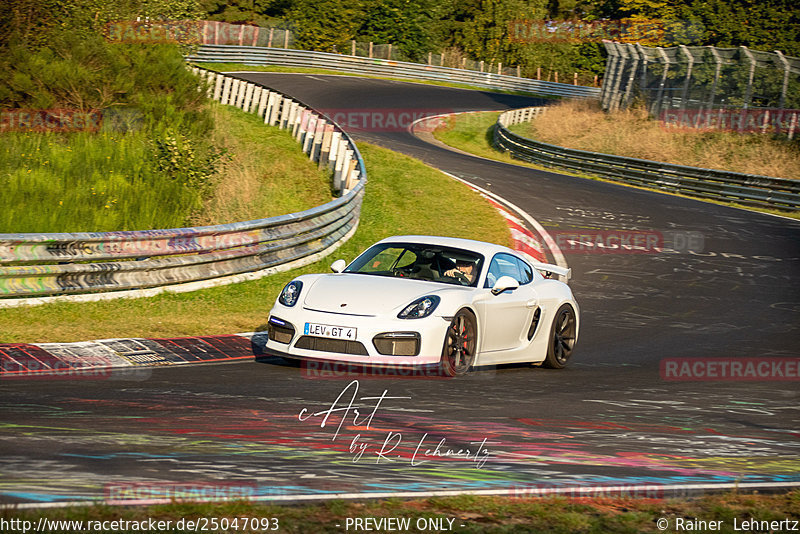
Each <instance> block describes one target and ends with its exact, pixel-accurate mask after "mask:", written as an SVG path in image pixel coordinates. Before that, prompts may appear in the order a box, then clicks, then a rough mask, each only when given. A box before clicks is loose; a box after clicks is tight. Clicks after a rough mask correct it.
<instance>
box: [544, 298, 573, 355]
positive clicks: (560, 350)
mask: <svg viewBox="0 0 800 534" xmlns="http://www.w3.org/2000/svg"><path fill="white" fill-rule="evenodd" d="M577 326H578V322H577V320H576V318H575V310H573V309H572V306H570V305H569V304H562V305H561V307H560V308H558V311H557V312H556V316H555V318H554V319H553V325H552V326H551V328H550V342H549V344H548V346H547V356H546V357H545V359H544V363H543V365H544V366H545V367H549V368H551V369H561V368H563V367H564V366H565V365H567V361H568V360H569V357H570V356H572V349H574V348H575V334H576V333H577V331H578V328H577Z"/></svg>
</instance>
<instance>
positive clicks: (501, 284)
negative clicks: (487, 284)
mask: <svg viewBox="0 0 800 534" xmlns="http://www.w3.org/2000/svg"><path fill="white" fill-rule="evenodd" d="M518 287H519V282H517V281H516V280H514V279H513V278H511V277H510V276H501V277H500V278H499V279H498V280H497V282H495V283H494V287H492V295H499V294H500V293H502V292H503V291H508V290H514V289H517V288H518Z"/></svg>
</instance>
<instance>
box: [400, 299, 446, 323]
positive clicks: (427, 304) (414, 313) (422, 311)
mask: <svg viewBox="0 0 800 534" xmlns="http://www.w3.org/2000/svg"><path fill="white" fill-rule="evenodd" d="M440 300H441V299H440V298H439V297H437V296H436V295H428V296H427V297H422V298H419V299H417V300H415V301H414V302H412V303H411V304H409V305H408V306H406V307H405V308H403V311H401V312H400V313H399V314H397V318H398V319H422V318H423V317H427V316H429V315H430V314H432V313H433V310H435V309H436V306H438V305H439V301H440Z"/></svg>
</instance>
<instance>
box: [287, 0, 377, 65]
mask: <svg viewBox="0 0 800 534" xmlns="http://www.w3.org/2000/svg"><path fill="white" fill-rule="evenodd" d="M288 15H289V18H290V19H291V20H292V22H293V23H294V26H295V27H294V32H295V43H296V45H297V46H298V47H299V48H304V49H306V50H320V51H323V52H332V51H334V50H337V49H339V48H341V49H346V48H347V45H348V44H349V41H350V40H351V39H353V38H355V36H356V32H357V30H358V28H359V26H360V25H361V23H362V22H363V17H364V12H363V10H362V5H361V4H360V3H358V2H345V3H342V2H339V1H338V0H295V2H294V3H293V6H292V9H291V10H290V11H289V13H288Z"/></svg>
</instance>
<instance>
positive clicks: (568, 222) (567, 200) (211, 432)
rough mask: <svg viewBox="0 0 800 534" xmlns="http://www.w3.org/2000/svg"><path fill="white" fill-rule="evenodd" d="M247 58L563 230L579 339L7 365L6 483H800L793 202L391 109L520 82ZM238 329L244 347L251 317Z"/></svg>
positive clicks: (151, 487) (428, 105) (71, 492)
mask: <svg viewBox="0 0 800 534" xmlns="http://www.w3.org/2000/svg"><path fill="white" fill-rule="evenodd" d="M243 77H245V78H247V79H249V80H252V81H257V82H261V83H264V84H266V85H268V86H270V87H274V88H276V89H279V90H281V91H284V92H286V93H287V94H290V95H292V96H295V97H297V98H299V99H301V100H302V101H304V102H305V103H306V104H309V105H311V106H313V107H315V108H318V109H322V110H328V111H329V112H331V113H332V114H334V115H335V114H336V113H340V114H343V115H341V116H340V117H339V119H340V121H341V123H342V125H343V126H345V127H346V128H347V127H348V124H349V125H350V128H351V131H352V132H353V133H354V136H355V139H356V142H358V141H359V140H362V141H369V142H373V143H377V144H380V145H383V146H386V147H389V148H392V149H394V150H397V151H400V152H403V153H406V154H409V155H411V156H414V157H417V158H420V159H422V160H424V161H426V162H427V163H429V164H431V165H434V166H436V167H438V168H441V169H443V170H445V171H447V172H450V173H452V174H454V175H456V176H459V177H461V178H463V179H466V180H468V181H470V182H472V183H474V184H476V185H478V186H480V187H482V188H484V189H487V190H489V191H491V192H493V193H496V194H498V195H500V196H502V197H504V198H506V199H508V200H510V201H512V202H513V203H514V204H516V205H517V206H519V207H521V208H522V209H524V210H525V211H526V212H527V213H529V214H530V215H532V216H533V217H535V218H536V219H537V220H538V221H539V222H540V223H541V224H542V225H543V226H544V227H545V228H546V229H547V231H548V232H549V233H550V234H551V236H553V237H554V239H556V240H557V241H559V238H562V239H560V242H563V243H566V244H567V246H566V247H562V252H563V253H564V255H565V257H566V260H567V262H568V263H569V266H570V267H571V268H572V270H573V280H572V282H571V286H572V288H573V291H574V292H575V295H576V297H577V299H578V302H579V304H580V305H581V316H582V325H581V337H580V341H579V344H578V349H577V350H576V351H575V354H574V355H573V360H572V361H571V363H570V365H569V366H568V367H567V368H566V369H563V370H559V371H551V370H546V369H538V368H529V367H521V366H512V367H502V368H496V369H495V368H492V369H482V370H479V371H477V372H475V373H473V374H471V375H470V376H468V377H466V378H464V379H457V380H445V379H441V378H437V377H415V378H413V379H399V378H398V377H369V376H355V375H353V376H351V375H348V373H339V374H336V375H334V374H331V373H326V372H324V371H325V370H324V369H323V370H320V369H317V368H309V367H295V366H290V365H287V364H286V363H284V362H283V361H282V360H280V359H271V358H264V357H257V358H256V359H255V360H254V361H239V362H235V363H226V364H210V365H193V366H168V367H157V368H149V369H147V370H146V372H144V373H138V374H136V375H132V376H129V377H126V376H122V377H117V378H118V379H116V380H113V379H112V380H101V379H88V378H87V379H83V380H75V379H72V380H57V379H46V378H44V377H42V378H38V379H30V380H4V381H3V382H2V384H0V388H2V389H0V399H2V406H3V412H2V432H0V473H2V476H1V477H0V500H2V501H3V502H57V501H79V500H85V499H92V498H98V497H104V498H106V499H107V500H110V501H114V500H127V499H132V498H139V499H142V500H147V499H157V498H159V497H162V498H163V497H164V496H165V495H166V496H167V497H169V496H170V491H173V492H174V491H176V490H175V488H183V489H184V490H185V488H189V487H199V488H201V490H202V489H203V488H205V489H206V490H207V491H209V492H216V493H217V494H218V495H219V496H234V497H235V496H257V497H261V498H265V499H297V498H299V497H300V496H309V495H311V496H317V497H324V496H330V495H333V494H364V493H368V494H372V495H379V494H405V493H407V492H431V491H456V492H467V491H477V492H480V491H494V492H498V493H501V492H508V493H511V494H512V495H526V494H532V493H536V492H538V491H542V490H545V489H547V488H555V487H561V488H567V489H569V488H577V487H583V488H586V487H590V488H591V487H607V486H619V487H622V488H628V491H630V492H631V493H637V492H641V491H645V490H641V489H635V488H641V487H642V485H647V488H648V489H647V490H646V491H647V492H650V493H648V495H649V494H653V495H658V494H662V493H663V494H667V493H669V492H673V493H675V492H678V493H679V492H681V491H688V490H689V489H690V488H693V487H700V486H704V487H707V488H715V487H723V486H728V487H730V486H733V485H734V484H739V485H741V486H745V487H747V486H746V485H747V484H754V485H758V486H760V487H762V488H770V487H789V486H793V485H795V486H796V485H800V387H798V386H799V385H800V377H799V376H798V361H799V360H798V358H799V357H800V354H798V347H800V284H798V282H799V281H800V262H799V261H798V260H799V259H800V222H798V221H794V220H789V219H785V218H779V217H774V216H769V215H763V214H759V213H753V212H747V211H743V210H737V209H733V208H728V207H723V206H717V205H713V204H708V203H703V202H700V201H695V200H691V199H685V198H679V197H675V196H669V195H663V194H659V193H654V192H648V191H643V190H637V189H632V188H626V187H622V186H618V185H613V184H609V183H604V182H599V181H592V180H587V179H581V178H573V177H569V176H564V175H560V174H556V173H550V172H543V171H537V170H532V169H527V168H523V167H516V166H512V165H506V164H502V163H496V162H491V161H488V160H482V159H478V158H473V157H470V156H465V155H461V154H458V153H454V152H451V151H447V150H444V149H442V148H439V147H436V146H433V145H431V144H428V143H425V142H423V141H421V140H419V139H417V138H415V137H414V136H412V135H411V134H410V133H408V132H407V131H406V130H405V128H402V127H395V126H394V125H395V123H398V124H399V123H402V122H403V121H404V120H406V119H407V117H408V116H409V115H425V114H428V115H429V114H436V113H444V112H450V111H468V110H486V109H505V108H509V107H522V106H528V105H538V104H540V101H538V100H536V99H531V98H524V97H519V96H509V95H498V94H492V93H488V92H478V91H466V90H460V89H448V88H442V87H434V86H427V85H421V84H406V83H401V82H393V81H381V80H371V79H358V78H353V77H344V76H321V75H314V76H310V75H299V74H269V73H250V74H247V75H243ZM362 113H368V114H370V115H369V116H370V117H375V116H379V117H381V119H380V121H379V122H380V124H378V123H376V122H375V120H374V119H370V120H367V119H364V117H365V116H364V115H360V114H362ZM342 116H343V117H345V118H346V120H343V121H342V120H341V117H342ZM359 121H361V122H359ZM370 121H372V122H370ZM367 195H369V186H367ZM575 234H579V235H591V236H597V235H601V236H609V235H617V234H619V235H627V236H644V237H645V238H647V237H648V236H650V237H652V236H655V237H653V239H656V240H657V242H658V245H659V246H658V247H656V248H648V247H645V250H639V251H634V252H631V251H627V252H625V253H622V252H616V253H598V250H599V249H598V246H597V244H596V242H594V240H593V243H588V244H586V243H585V244H584V245H583V246H582V248H581V246H575V245H570V244H569V241H568V240H566V239H563V238H564V236H573V235H575ZM572 241H573V243H575V240H574V239H573V240H572ZM664 248H671V249H672V250H673V251H672V252H665V251H663V249H664ZM266 309H267V307H266V305H265V312H266ZM252 347H253V352H254V353H255V354H256V355H258V354H259V353H260V347H261V344H260V341H259V339H258V337H256V338H254V339H253V340H252ZM698 362H699V365H698ZM736 370H738V374H737V373H736ZM725 373H728V375H725ZM723 375H725V376H727V378H726V379H721V378H720V377H721V376H723ZM112 378H113V377H112ZM354 378H357V379H358V381H357V382H351V380H353V379H354ZM732 378H733V379H732ZM337 399H338V400H339V403H338V404H336V407H338V408H340V410H339V411H337V412H333V413H332V414H331V415H330V417H329V418H328V419H327V421H326V420H325V416H326V415H327V414H328V412H329V411H330V409H331V408H332V407H333V405H334V404H335V403H336V401H337ZM348 406H349V409H348ZM356 409H357V410H358V414H357V413H356ZM370 415H371V416H372V417H371V418H370V417H369V416H370ZM170 488H172V489H170ZM638 494H640V495H641V494H642V493H638Z"/></svg>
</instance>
